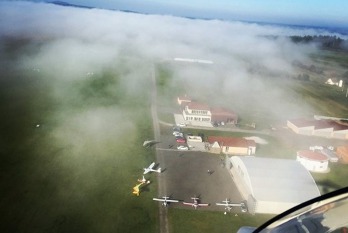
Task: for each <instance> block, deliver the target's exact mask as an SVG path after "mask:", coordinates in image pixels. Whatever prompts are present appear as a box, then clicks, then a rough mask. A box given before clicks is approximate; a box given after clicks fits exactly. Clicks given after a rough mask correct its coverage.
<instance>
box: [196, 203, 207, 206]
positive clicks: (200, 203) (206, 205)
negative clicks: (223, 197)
mask: <svg viewBox="0 0 348 233" xmlns="http://www.w3.org/2000/svg"><path fill="white" fill-rule="evenodd" d="M198 206H209V204H201V203H200V204H198Z"/></svg>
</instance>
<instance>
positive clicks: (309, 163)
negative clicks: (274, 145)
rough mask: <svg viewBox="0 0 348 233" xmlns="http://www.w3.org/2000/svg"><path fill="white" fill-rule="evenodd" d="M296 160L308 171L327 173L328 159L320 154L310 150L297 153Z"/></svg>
mask: <svg viewBox="0 0 348 233" xmlns="http://www.w3.org/2000/svg"><path fill="white" fill-rule="evenodd" d="M296 160H297V161H299V162H300V163H301V164H302V165H303V166H304V167H305V168H306V169H307V170H308V171H311V172H328V171H329V158H328V157H327V156H326V155H324V154H322V153H319V152H316V151H311V150H302V151H298V152H297V156H296Z"/></svg>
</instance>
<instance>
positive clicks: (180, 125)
mask: <svg viewBox="0 0 348 233" xmlns="http://www.w3.org/2000/svg"><path fill="white" fill-rule="evenodd" d="M177 126H179V127H185V126H186V124H185V123H179V124H177Z"/></svg>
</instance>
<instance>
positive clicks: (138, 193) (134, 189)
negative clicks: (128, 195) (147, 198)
mask: <svg viewBox="0 0 348 233" xmlns="http://www.w3.org/2000/svg"><path fill="white" fill-rule="evenodd" d="M142 184H143V183H140V184H137V185H136V186H134V187H133V194H135V195H137V196H139V195H140V186H141V185H142Z"/></svg>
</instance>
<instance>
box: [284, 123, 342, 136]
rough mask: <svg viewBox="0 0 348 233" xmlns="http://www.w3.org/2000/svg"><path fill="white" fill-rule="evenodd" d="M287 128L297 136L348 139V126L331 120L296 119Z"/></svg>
mask: <svg viewBox="0 0 348 233" xmlns="http://www.w3.org/2000/svg"><path fill="white" fill-rule="evenodd" d="M287 126H288V127H289V128H290V129H291V130H292V131H294V132H295V133H297V134H302V135H308V136H319V137H326V138H337V139H348V125H347V124H343V123H342V122H340V121H338V120H331V119H319V120H315V119H313V120H312V119H310V120H308V119H294V120H288V121H287Z"/></svg>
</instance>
